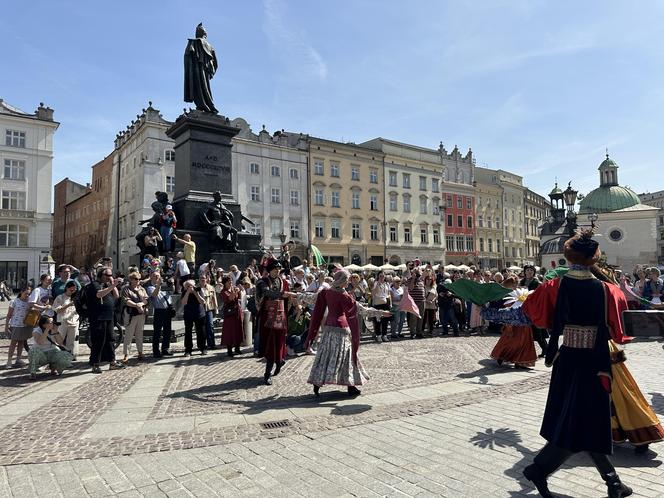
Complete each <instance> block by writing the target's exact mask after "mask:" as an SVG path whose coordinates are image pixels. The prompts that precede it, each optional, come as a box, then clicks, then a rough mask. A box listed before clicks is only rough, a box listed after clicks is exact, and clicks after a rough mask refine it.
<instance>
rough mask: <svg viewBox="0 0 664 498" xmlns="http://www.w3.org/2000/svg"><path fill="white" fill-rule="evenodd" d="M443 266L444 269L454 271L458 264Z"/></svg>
mask: <svg viewBox="0 0 664 498" xmlns="http://www.w3.org/2000/svg"><path fill="white" fill-rule="evenodd" d="M443 268H444V269H445V270H452V271H454V270H458V269H459V267H458V266H455V265H445V266H444V267H443Z"/></svg>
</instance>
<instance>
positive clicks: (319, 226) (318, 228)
mask: <svg viewBox="0 0 664 498" xmlns="http://www.w3.org/2000/svg"><path fill="white" fill-rule="evenodd" d="M314 235H315V236H316V237H319V238H321V239H322V238H323V237H325V222H324V221H323V220H316V221H315V222H314Z"/></svg>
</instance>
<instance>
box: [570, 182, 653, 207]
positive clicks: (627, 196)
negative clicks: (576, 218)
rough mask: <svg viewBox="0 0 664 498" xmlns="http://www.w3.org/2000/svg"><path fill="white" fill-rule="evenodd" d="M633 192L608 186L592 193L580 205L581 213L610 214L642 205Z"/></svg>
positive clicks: (615, 186) (618, 186)
mask: <svg viewBox="0 0 664 498" xmlns="http://www.w3.org/2000/svg"><path fill="white" fill-rule="evenodd" d="M640 203H641V200H640V199H639V196H638V195H636V194H635V193H634V192H633V191H632V190H630V189H628V188H627V187H621V186H620V185H606V186H602V187H599V188H596V189H595V190H593V191H592V192H590V193H589V194H588V195H587V196H585V197H584V198H583V200H582V201H581V202H580V203H579V213H580V214H589V213H608V212H611V211H617V210H619V209H625V208H628V207H632V206H636V205H637V204H640Z"/></svg>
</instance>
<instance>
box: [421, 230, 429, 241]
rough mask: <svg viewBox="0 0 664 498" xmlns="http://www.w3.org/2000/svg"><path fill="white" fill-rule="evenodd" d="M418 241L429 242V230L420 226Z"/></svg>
mask: <svg viewBox="0 0 664 498" xmlns="http://www.w3.org/2000/svg"><path fill="white" fill-rule="evenodd" d="M420 243H422V244H428V243H429V231H428V230H427V229H426V228H420Z"/></svg>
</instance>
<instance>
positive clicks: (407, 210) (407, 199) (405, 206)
mask: <svg viewBox="0 0 664 498" xmlns="http://www.w3.org/2000/svg"><path fill="white" fill-rule="evenodd" d="M403 212H404V213H410V196H409V195H404V196H403Z"/></svg>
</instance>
